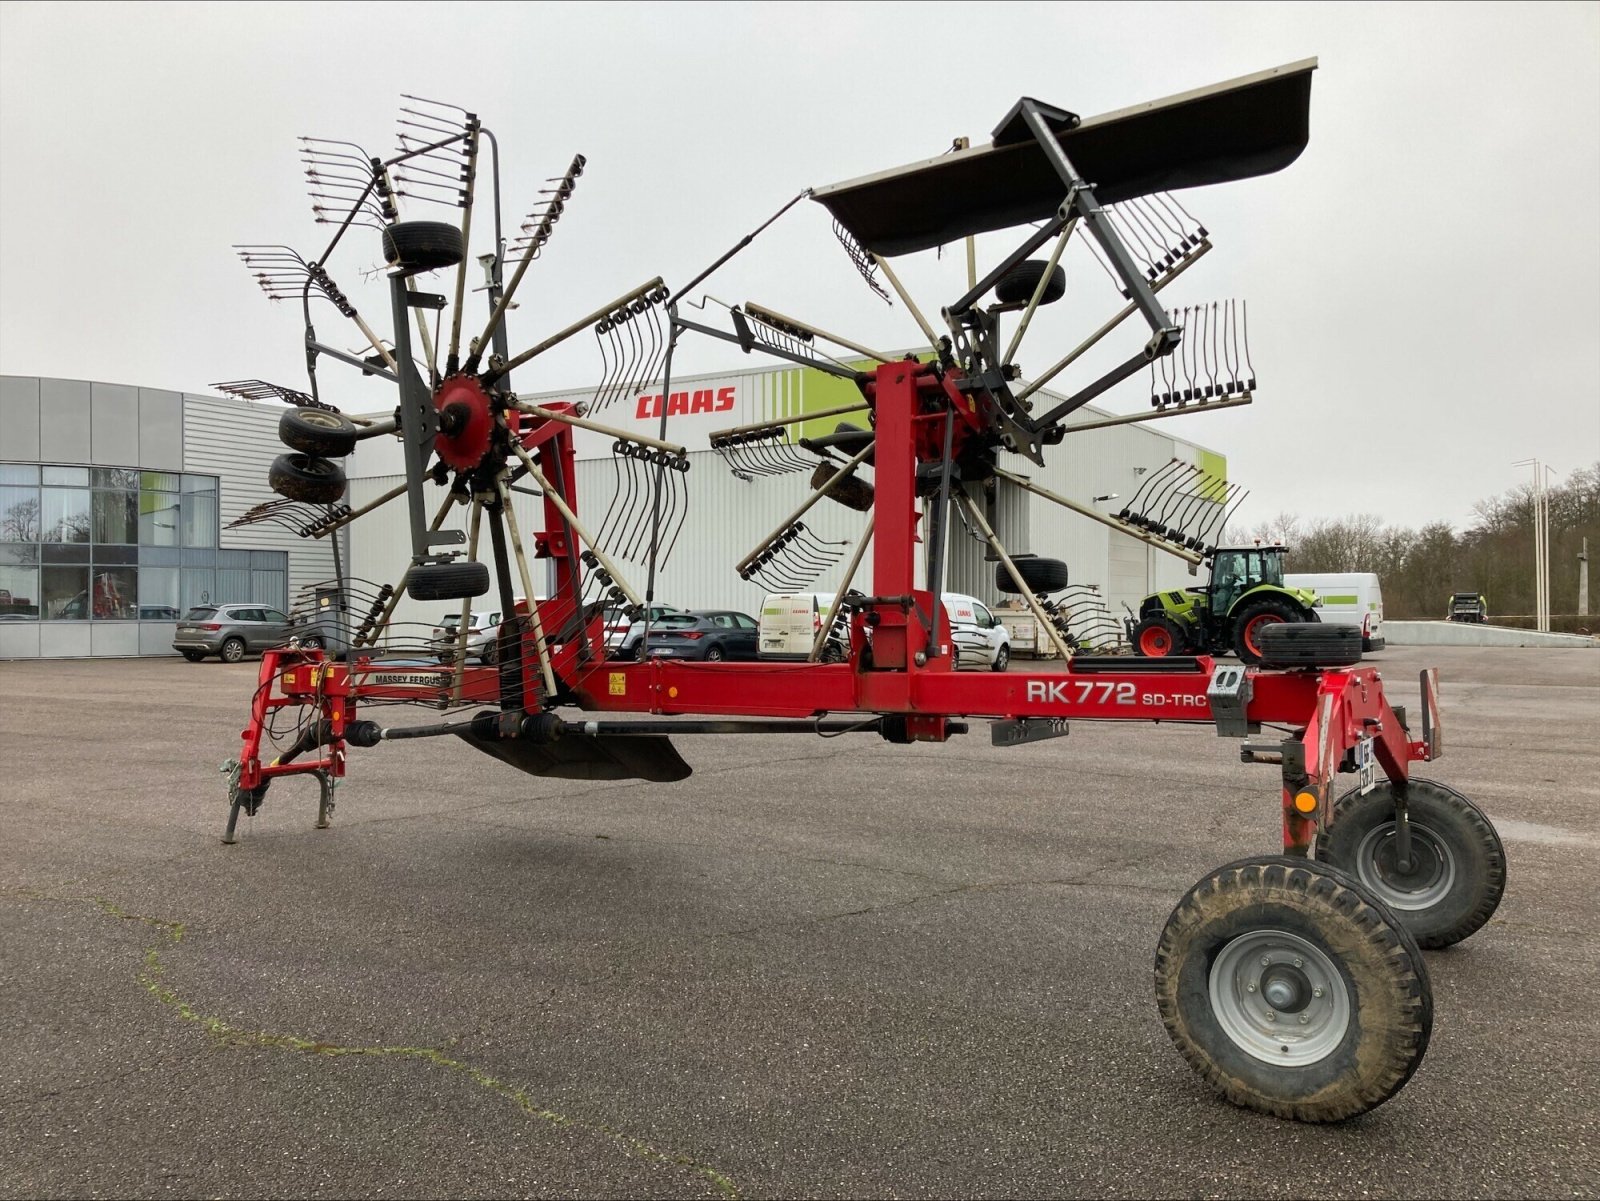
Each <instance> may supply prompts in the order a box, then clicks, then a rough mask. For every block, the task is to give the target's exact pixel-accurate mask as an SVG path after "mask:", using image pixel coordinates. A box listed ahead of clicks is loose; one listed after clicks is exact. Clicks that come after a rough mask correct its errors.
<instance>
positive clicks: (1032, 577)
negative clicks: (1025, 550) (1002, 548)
mask: <svg viewBox="0 0 1600 1201" xmlns="http://www.w3.org/2000/svg"><path fill="white" fill-rule="evenodd" d="M1011 561H1012V562H1013V563H1015V564H1016V565H1017V574H1018V575H1020V576H1021V577H1022V582H1023V583H1024V584H1026V585H1027V586H1028V587H1029V589H1030V590H1032V591H1033V592H1034V593H1035V594H1036V595H1037V594H1040V593H1045V592H1056V591H1058V590H1059V589H1062V588H1065V587H1066V586H1067V565H1066V564H1065V563H1063V562H1062V561H1061V560H1060V559H1041V558H1040V557H1039V556H1037V555H1013V556H1012V557H1011ZM994 586H995V587H996V588H998V589H999V590H1000V591H1001V592H1009V593H1013V594H1020V593H1021V591H1022V589H1020V588H1018V587H1017V582H1016V581H1015V580H1013V579H1012V578H1011V573H1010V572H1009V571H1007V570H1006V565H1005V564H1004V563H996V564H995V565H994Z"/></svg>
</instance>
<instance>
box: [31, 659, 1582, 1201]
mask: <svg viewBox="0 0 1600 1201" xmlns="http://www.w3.org/2000/svg"><path fill="white" fill-rule="evenodd" d="M1429 663H1432V664H1437V665H1438V666H1439V667H1440V668H1441V674H1442V677H1443V681H1444V685H1443V699H1444V706H1445V737H1446V740H1447V751H1446V755H1445V757H1444V758H1443V759H1442V760H1441V761H1440V762H1439V763H1437V764H1434V765H1429V766H1428V767H1427V768H1425V769H1424V770H1423V771H1422V772H1421V773H1419V774H1424V775H1428V776H1430V777H1432V778H1437V779H1440V780H1443V781H1445V782H1447V783H1449V784H1451V785H1453V786H1455V787H1456V788H1458V789H1460V790H1461V791H1463V792H1465V793H1466V794H1467V795H1469V796H1470V797H1472V798H1473V799H1474V800H1476V801H1477V802H1479V803H1480V804H1481V805H1482V806H1484V808H1485V809H1486V810H1487V811H1488V812H1489V814H1490V815H1491V816H1492V818H1493V819H1494V820H1495V822H1496V824H1497V825H1498V827H1499V829H1500V832H1501V835H1502V837H1503V838H1504V839H1505V842H1506V847H1507V852H1508V858H1509V884H1508V888H1507V893H1506V897H1505V900H1504V902H1503V904H1502V905H1501V907H1500V909H1499V911H1498V913H1497V914H1496V915H1495V917H1494V918H1493V920H1491V921H1490V923H1489V924H1488V925H1487V926H1486V927H1485V928H1484V929H1483V930H1481V931H1479V932H1478V933H1477V934H1476V935H1474V936H1473V937H1472V938H1471V939H1469V940H1468V941H1467V942H1465V943H1463V944H1461V945H1460V946H1458V947H1456V948H1453V949H1451V950H1448V951H1443V952H1431V953H1429V954H1428V955H1427V964H1428V969H1429V972H1430V974H1431V976H1432V981H1433V989H1434V998H1435V1005H1436V1014H1435V1024H1434V1031H1433V1041H1432V1045H1431V1048H1430V1050H1429V1052H1428V1055H1427V1058H1426V1059H1425V1060H1424V1062H1423V1063H1422V1066H1421V1068H1420V1070H1419V1071H1418V1072H1417V1074H1416V1076H1415V1077H1414V1078H1413V1079H1412V1081H1411V1083H1410V1084H1409V1085H1408V1086H1407V1087H1406V1089H1405V1090H1404V1091H1403V1092H1401V1093H1400V1094H1399V1095H1398V1096H1396V1097H1395V1098H1394V1099H1393V1100H1391V1101H1390V1102H1388V1103H1387V1104H1385V1105H1383V1106H1382V1107H1380V1108H1378V1109H1376V1110H1374V1111H1372V1112H1371V1113H1369V1114H1367V1115H1364V1116H1362V1117H1360V1118H1357V1119H1354V1120H1352V1121H1349V1122H1345V1123H1343V1124H1340V1125H1334V1126H1307V1125H1300V1124H1296V1123H1291V1122H1283V1121H1278V1120H1274V1119H1271V1118H1267V1117H1263V1116H1261V1115H1259V1114H1255V1113H1250V1112H1246V1111H1243V1110H1240V1109H1236V1108H1234V1107H1232V1106H1230V1105H1228V1104H1226V1103H1225V1102H1223V1101H1221V1100H1220V1099H1218V1098H1217V1097H1215V1096H1214V1095H1213V1094H1211V1093H1210V1092H1209V1091H1208V1090H1207V1088H1206V1087H1205V1086H1204V1084H1203V1083H1202V1082H1201V1081H1200V1080H1199V1078H1198V1077H1196V1076H1195V1075H1194V1074H1193V1073H1192V1072H1191V1071H1190V1069H1189V1068H1188V1066H1187V1065H1186V1064H1185V1063H1184V1061H1183V1060H1182V1059H1181V1057H1180V1056H1179V1055H1178V1053H1177V1052H1176V1051H1175V1050H1174V1049H1173V1047H1172V1045H1171V1044H1170V1042H1169V1040H1168V1039H1167V1036H1166V1034H1165V1032H1164V1031H1163V1029H1162V1027H1161V1023H1160V1020H1159V1018H1158V1017H1157V1014H1156V1009H1155V1001H1154V996H1153V991H1152V979H1151V962H1152V955H1153V952H1154V948H1155V944H1156V940H1157V938H1158V936H1159V933H1160V930H1161V926H1162V923H1163V922H1164V921H1165V919H1166V916H1167V914H1168V913H1169V912H1170V910H1171V908H1172V906H1173V904H1174V903H1175V902H1176V901H1177V899H1178V898H1179V896H1181V895H1182V893H1183V892H1184V891H1185V890H1186V889H1187V888H1188V887H1189V886H1190V885H1191V884H1192V883H1194V882H1195V880H1197V879H1198V878H1200V877H1201V876H1202V875H1204V874H1206V873H1207V872H1209V870H1210V869H1212V868H1213V867H1215V866H1217V865H1219V864H1221V863H1224V862H1226V861H1229V860H1232V859H1236V858H1240V857H1242V856H1245V855H1249V854H1255V853H1271V852H1273V851H1274V850H1275V849H1276V848H1277V845H1278V837H1279V829H1278V824H1279V816H1278V792H1277V774H1276V769H1274V768H1271V767H1259V766H1255V767H1252V766H1246V765H1244V764H1241V763H1240V762H1239V761H1238V754H1237V748H1236V744H1235V742H1234V741H1232V740H1226V739H1219V738H1218V737H1217V736H1216V734H1215V732H1214V731H1213V730H1211V729H1209V728H1205V727H1192V726H1173V725H1162V726H1152V725H1108V724H1088V723H1075V724H1074V725H1073V727H1072V730H1071V734H1070V736H1068V737H1066V738H1064V739H1059V740H1056V741H1051V742H1044V743H1037V744H1033V745H1028V746H1023V747H1016V748H1010V749H996V748H993V747H991V745H990V744H989V740H988V737H987V734H986V732H985V731H984V729H983V727H982V726H981V725H978V726H976V727H975V730H974V732H973V733H972V734H969V735H967V736H965V737H963V738H960V739H958V740H955V741H953V742H952V743H950V744H948V745H945V746H925V745H924V746H909V747H901V746H891V745H887V744H885V743H882V742H881V741H878V740H877V739H876V738H871V737H865V736H845V737H839V738H835V739H830V740H823V739H819V738H816V737H811V736H806V737H795V736H787V737H780V736H767V737H749V738H745V737H716V736H703V737H693V738H682V739H679V740H678V745H679V747H680V749H681V750H682V752H683V754H684V756H685V758H686V759H687V760H688V761H689V762H690V763H691V764H692V765H693V767H694V769H695V771H694V775H693V776H692V777H691V778H690V779H688V780H686V781H683V782H681V783H678V784H666V785H663V784H645V783H634V782H629V783H620V784H617V783H572V782H562V781H550V780H540V779H535V778H531V777H527V776H524V775H521V774H519V773H517V772H515V771H513V770H512V769H510V768H508V767H505V766H503V765H502V764H500V763H499V762H497V761H495V760H493V759H490V758H488V757H487V756H484V755H481V754H479V753H477V752H475V751H474V750H472V749H471V748H470V747H468V746H466V745H464V744H460V743H458V742H457V741H456V740H454V739H439V740H428V741H415V742H406V743H397V744H389V745H384V746H381V747H378V748H375V749H372V750H365V751H364V750H359V749H358V750H355V751H353V752H352V764H351V772H350V777H349V779H348V780H347V781H346V782H345V784H344V785H343V786H342V787H341V788H340V790H339V792H338V808H337V812H336V815H335V818H334V823H333V826H332V828H331V829H328V830H315V829H313V828H312V823H313V820H314V817H315V808H316V790H315V787H314V785H312V784H311V783H309V782H307V781H304V780H291V781H287V782H284V783H280V784H278V785H275V786H274V788H273V790H272V792H271V793H270V794H269V796H268V798H267V802H266V805H265V807H264V808H263V810H262V813H261V815H260V816H258V817H257V818H255V819H254V820H253V821H246V822H242V823H241V825H242V826H243V827H244V829H243V839H242V841H241V842H240V843H239V844H238V845H236V846H231V847H226V846H223V845H221V844H220V841H219V835H220V834H221V831H222V828H223V824H224V821H225V817H226V806H225V802H224V785H223V781H222V778H221V776H220V775H219V774H218V772H217V765H218V764H219V763H220V762H221V761H222V760H224V759H226V758H228V757H229V756H230V755H232V754H234V753H235V751H236V749H237V745H238V735H239V731H240V729H241V727H242V725H243V722H244V717H245V710H246V705H247V702H248V700H249V697H250V694H251V692H252V690H253V689H254V687H255V679H256V672H257V666H258V665H257V664H256V663H255V662H253V661H250V662H246V663H243V664H239V665H235V666H228V665H224V664H221V663H218V662H215V661H207V662H205V663H202V664H189V663H185V662H182V661H176V660H174V661H166V660H159V661H155V660H143V661H139V660H130V661H99V662H86V661H78V662H8V663H0V822H3V825H0V830H3V838H0V950H3V963H4V965H5V969H4V972H3V974H0V1015H3V1017H4V1029H5V1032H6V1033H5V1039H6V1054H5V1057H4V1062H3V1065H0V1195H3V1196H5V1197H35V1196H38V1197H111V1196H115V1197H126V1196H137V1197H158V1196H207V1197H348V1196H372V1197H433V1196H457V1195H459V1196H484V1197H502V1196H544V1195H561V1196H570V1195H582V1196H630V1197H631V1196H640V1195H662V1196H693V1197H704V1196H710V1197H719V1196H731V1195H738V1196H747V1197H767V1196H782V1197H795V1196H902V1197H929V1196H938V1197H944V1196H985V1197H987V1196H1019V1195H1027V1196H1096V1197H1100V1196H1104V1197H1190V1196H1196V1197H1198V1196H1206V1197H1212V1196H1215V1197H1295V1198H1313V1197H1314V1198H1330V1197H1439V1196H1472V1197H1521V1196H1528V1197H1573V1196H1587V1197H1594V1196H1600V935H1597V929H1600V736H1597V735H1600V652H1593V651H1582V650H1570V651H1569V650H1555V651H1547V650H1518V649H1468V648H1456V647H1436V648H1406V649H1403V650H1390V651H1387V652H1384V653H1382V654H1380V655H1378V656H1376V657H1375V658H1374V659H1373V664H1374V665H1375V666H1377V667H1379V668H1380V670H1381V671H1382V672H1383V674H1384V676H1385V683H1386V686H1387V687H1388V688H1389V689H1390V690H1391V691H1392V692H1393V693H1394V694H1396V695H1397V698H1398V699H1399V700H1401V701H1402V702H1409V703H1411V704H1412V705H1415V704H1416V694H1417V683H1416V673H1417V669H1418V668H1419V667H1421V666H1423V665H1425V664H1429ZM1026 667H1027V665H1026V664H1022V663H1019V664H1017V665H1016V669H1019V670H1020V669H1025V668H1026ZM1413 711H1414V710H1413ZM405 717H406V715H404V714H400V715H398V716H396V715H395V711H393V710H390V711H388V712H387V715H386V718H385V720H404V719H405ZM417 720H425V718H423V717H422V716H421V715H419V716H418V718H417Z"/></svg>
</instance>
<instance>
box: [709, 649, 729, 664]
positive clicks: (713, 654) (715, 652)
mask: <svg viewBox="0 0 1600 1201" xmlns="http://www.w3.org/2000/svg"><path fill="white" fill-rule="evenodd" d="M727 657H728V656H727V655H726V654H725V653H723V650H722V647H720V646H708V647H706V662H707V663H721V662H722V661H723V660H724V659H726V658H727Z"/></svg>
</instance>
